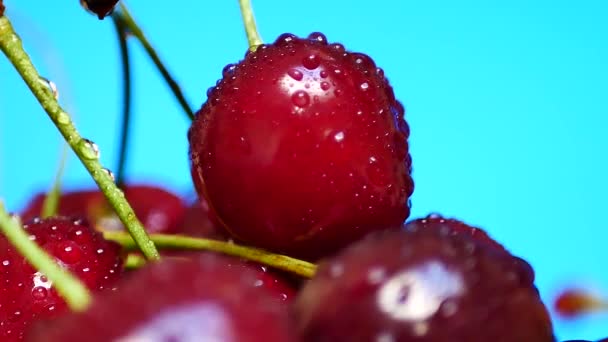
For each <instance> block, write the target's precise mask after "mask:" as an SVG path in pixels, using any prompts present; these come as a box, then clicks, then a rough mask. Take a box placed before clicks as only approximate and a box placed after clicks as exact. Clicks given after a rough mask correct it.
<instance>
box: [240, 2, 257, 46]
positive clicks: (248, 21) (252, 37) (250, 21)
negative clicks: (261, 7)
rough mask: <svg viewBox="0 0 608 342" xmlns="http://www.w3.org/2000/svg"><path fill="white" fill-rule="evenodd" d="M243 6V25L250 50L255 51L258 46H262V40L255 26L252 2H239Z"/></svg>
mask: <svg viewBox="0 0 608 342" xmlns="http://www.w3.org/2000/svg"><path fill="white" fill-rule="evenodd" d="M239 5H240V6H241V15H242V16H243V25H245V33H246V34H247V41H248V42H249V50H251V51H255V49H256V48H257V47H258V45H261V44H262V38H261V37H260V34H259V32H258V28H257V26H256V24H255V16H254V15H253V8H252V6H251V1H250V0H239Z"/></svg>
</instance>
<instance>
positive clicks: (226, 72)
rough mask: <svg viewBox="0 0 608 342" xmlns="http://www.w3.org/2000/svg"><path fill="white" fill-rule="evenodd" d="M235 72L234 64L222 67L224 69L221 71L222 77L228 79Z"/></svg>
mask: <svg viewBox="0 0 608 342" xmlns="http://www.w3.org/2000/svg"><path fill="white" fill-rule="evenodd" d="M235 70H236V64H228V65H226V66H225V67H224V69H222V76H224V77H230V76H232V74H234V71H235Z"/></svg>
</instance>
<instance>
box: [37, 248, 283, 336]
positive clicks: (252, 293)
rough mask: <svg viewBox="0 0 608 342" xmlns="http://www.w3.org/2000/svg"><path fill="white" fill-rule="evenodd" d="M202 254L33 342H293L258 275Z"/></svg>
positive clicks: (47, 329)
mask: <svg viewBox="0 0 608 342" xmlns="http://www.w3.org/2000/svg"><path fill="white" fill-rule="evenodd" d="M226 263H227V260H226V259H225V258H223V257H221V256H217V255H213V254H201V255H199V256H198V257H196V258H193V259H189V260H176V259H171V258H165V259H163V260H162V261H160V262H158V263H155V264H151V265H148V266H146V267H145V268H143V269H141V270H139V271H137V273H135V274H133V275H132V276H131V277H129V278H126V281H125V282H123V283H121V285H120V289H119V290H118V291H116V292H112V293H106V294H104V295H102V296H99V297H97V298H96V299H95V300H94V301H93V304H92V306H91V307H90V309H89V310H88V311H86V312H84V313H80V314H75V313H72V314H70V315H68V316H65V317H61V318H60V319H58V320H57V321H55V322H48V324H44V325H41V326H39V327H38V328H37V329H34V330H33V331H32V333H31V335H30V336H29V338H30V340H31V341H46V342H72V341H74V342H76V341H82V340H83V336H84V335H83V334H85V333H86V340H87V341H90V342H97V341H99V342H102V341H150V342H155V341H159V342H160V341H225V342H231V341H235V342H236V341H239V342H258V341H259V342H262V341H264V342H267V341H273V342H287V341H294V339H293V337H292V333H293V332H292V329H291V328H290V326H289V322H288V319H287V307H286V306H285V304H284V303H282V302H280V301H277V300H276V298H275V297H273V295H271V294H270V293H269V292H267V291H268V290H267V288H266V287H260V286H256V285H257V283H256V280H257V277H256V274H255V273H252V272H248V270H245V269H239V268H232V267H226Z"/></svg>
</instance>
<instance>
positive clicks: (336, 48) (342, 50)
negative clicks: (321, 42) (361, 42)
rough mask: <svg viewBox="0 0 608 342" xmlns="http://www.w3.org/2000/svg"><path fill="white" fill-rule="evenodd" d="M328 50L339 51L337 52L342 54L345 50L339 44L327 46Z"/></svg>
mask: <svg viewBox="0 0 608 342" xmlns="http://www.w3.org/2000/svg"><path fill="white" fill-rule="evenodd" d="M329 47H330V48H332V49H334V50H336V51H339V52H344V51H346V49H345V48H344V45H342V44H340V43H333V44H331V45H330V46H329Z"/></svg>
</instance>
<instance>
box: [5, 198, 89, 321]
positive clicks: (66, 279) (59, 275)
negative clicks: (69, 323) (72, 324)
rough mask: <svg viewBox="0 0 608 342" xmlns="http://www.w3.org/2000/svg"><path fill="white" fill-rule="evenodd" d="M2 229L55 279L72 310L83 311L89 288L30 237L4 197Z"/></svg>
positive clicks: (26, 255)
mask: <svg viewBox="0 0 608 342" xmlns="http://www.w3.org/2000/svg"><path fill="white" fill-rule="evenodd" d="M0 230H2V233H3V234H4V235H5V236H6V238H7V239H8V240H9V242H10V243H11V245H12V246H13V247H15V249H16V250H17V251H18V252H19V253H20V254H21V255H23V257H24V258H25V259H26V260H27V262H28V263H29V264H30V265H32V266H33V267H34V268H35V269H36V270H38V271H39V272H41V273H43V274H44V275H45V276H46V277H47V278H48V279H49V280H50V281H51V282H52V283H53V287H55V289H56V290H57V292H58V293H59V295H61V297H63V299H65V301H66V303H67V304H68V306H69V307H70V308H71V309H72V310H74V311H83V310H85V309H86V308H87V307H88V305H89V303H90V302H91V294H90V293H89V290H88V289H87V288H86V287H85V286H84V284H83V283H82V282H81V281H80V280H79V279H78V278H76V277H75V276H74V275H72V274H71V273H70V272H68V271H67V270H65V269H63V268H61V267H60V266H59V265H58V264H57V263H56V262H55V261H54V260H55V259H54V258H53V257H52V256H50V255H49V254H48V253H47V252H45V251H44V250H43V249H42V248H40V246H38V245H37V244H36V243H35V242H34V241H32V240H30V238H29V234H28V233H27V232H26V231H25V230H24V229H23V227H22V226H21V222H19V218H18V217H16V216H11V215H9V214H8V212H6V210H5V209H4V204H3V203H2V202H1V201H0Z"/></svg>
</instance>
